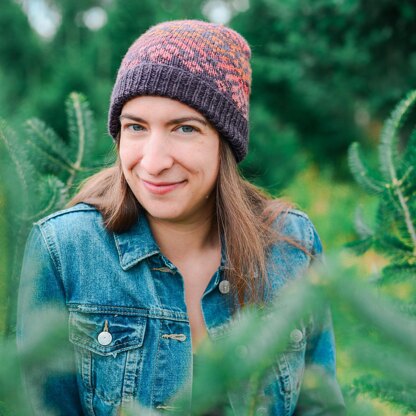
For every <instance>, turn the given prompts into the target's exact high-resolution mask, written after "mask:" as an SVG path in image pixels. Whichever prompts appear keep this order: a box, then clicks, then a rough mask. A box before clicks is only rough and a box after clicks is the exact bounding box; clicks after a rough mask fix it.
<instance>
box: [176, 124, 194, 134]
mask: <svg viewBox="0 0 416 416" xmlns="http://www.w3.org/2000/svg"><path fill="white" fill-rule="evenodd" d="M180 129H182V132H183V133H193V132H194V131H197V130H196V128H195V127H192V126H187V125H186V126H180V127H179V128H178V130H180Z"/></svg>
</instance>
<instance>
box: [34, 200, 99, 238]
mask: <svg viewBox="0 0 416 416" xmlns="http://www.w3.org/2000/svg"><path fill="white" fill-rule="evenodd" d="M34 225H35V226H38V227H39V228H40V229H42V230H45V229H49V228H51V227H52V228H53V229H55V230H58V229H62V230H65V229H66V230H68V231H72V232H76V231H78V230H84V231H86V228H88V227H92V228H96V227H98V228H102V229H104V224H103V220H102V216H101V213H100V212H99V211H98V210H97V209H96V208H95V207H93V206H92V205H88V204H85V203H80V204H77V205H74V206H73V207H70V208H67V209H63V210H60V211H56V212H54V213H53V214H50V215H48V216H46V217H44V218H42V219H40V220H38V221H37V222H36V223H35V224H34Z"/></svg>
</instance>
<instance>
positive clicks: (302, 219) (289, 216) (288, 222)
mask: <svg viewBox="0 0 416 416" xmlns="http://www.w3.org/2000/svg"><path fill="white" fill-rule="evenodd" d="M274 225H275V229H276V230H277V232H278V233H279V235H281V236H283V237H285V238H287V239H288V240H289V241H290V240H291V241H293V242H295V243H297V244H299V245H300V246H301V247H303V248H304V249H306V251H307V252H309V253H310V254H319V253H321V252H322V244H321V240H320V238H319V235H318V233H317V231H316V228H315V226H314V225H313V223H312V221H311V220H310V219H309V217H308V215H307V214H306V213H305V212H303V211H300V210H298V209H289V210H287V211H286V212H284V213H282V214H280V215H279V216H278V217H277V218H276V220H275V224H274Z"/></svg>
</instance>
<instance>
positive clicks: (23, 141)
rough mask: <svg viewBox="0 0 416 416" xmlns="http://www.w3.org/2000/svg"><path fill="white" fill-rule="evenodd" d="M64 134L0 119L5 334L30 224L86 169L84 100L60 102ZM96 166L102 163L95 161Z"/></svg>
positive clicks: (88, 138)
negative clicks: (15, 126) (65, 121)
mask: <svg viewBox="0 0 416 416" xmlns="http://www.w3.org/2000/svg"><path fill="white" fill-rule="evenodd" d="M66 113H67V118H68V134H67V136H66V137H65V139H63V138H61V137H59V136H58V135H57V134H56V132H55V131H54V130H53V129H52V128H50V127H49V126H47V125H46V124H45V123H44V122H43V121H41V120H39V119H30V120H28V121H27V122H26V124H25V131H24V132H22V131H20V132H17V131H15V130H14V129H12V128H10V127H9V126H8V125H7V123H6V122H5V121H1V122H0V123H1V124H0V146H1V148H2V154H3V158H4V159H5V160H4V162H3V163H2V164H1V166H0V170H1V177H2V182H1V188H0V196H1V199H3V201H4V203H3V204H2V211H3V212H2V214H3V215H4V218H6V221H5V223H4V226H5V228H6V232H5V234H6V238H5V239H4V240H3V241H2V243H3V244H4V246H3V247H2V251H3V253H6V255H5V258H6V259H7V267H5V269H4V270H3V271H2V272H3V276H1V278H0V279H1V281H2V282H4V284H5V286H6V287H7V290H6V291H5V292H6V297H7V299H6V302H7V311H6V312H7V313H6V318H5V320H6V324H5V326H6V333H12V332H13V330H14V322H15V309H16V307H15V306H16V305H15V302H16V293H17V285H18V279H19V273H20V265H21V259H22V253H23V246H24V242H25V240H26V237H27V233H28V231H29V228H30V227H31V225H32V223H33V222H34V221H36V220H37V219H40V218H41V217H43V216H46V215H47V214H49V213H51V212H53V211H56V210H58V209H61V208H63V207H64V206H65V204H66V203H67V202H68V200H69V198H70V197H71V196H72V195H73V194H74V192H75V190H76V188H77V185H78V184H79V183H80V181H81V180H82V179H84V178H86V177H87V176H89V175H90V174H91V172H92V169H93V168H94V166H97V165H96V163H97V161H94V157H93V152H92V149H93V147H94V144H95V141H96V133H95V123H94V120H93V117H92V113H91V110H90V108H89V104H88V102H87V101H86V100H85V98H84V97H83V96H82V95H80V94H76V93H72V94H71V95H70V96H69V98H68V99H67V101H66ZM100 165H102V163H100Z"/></svg>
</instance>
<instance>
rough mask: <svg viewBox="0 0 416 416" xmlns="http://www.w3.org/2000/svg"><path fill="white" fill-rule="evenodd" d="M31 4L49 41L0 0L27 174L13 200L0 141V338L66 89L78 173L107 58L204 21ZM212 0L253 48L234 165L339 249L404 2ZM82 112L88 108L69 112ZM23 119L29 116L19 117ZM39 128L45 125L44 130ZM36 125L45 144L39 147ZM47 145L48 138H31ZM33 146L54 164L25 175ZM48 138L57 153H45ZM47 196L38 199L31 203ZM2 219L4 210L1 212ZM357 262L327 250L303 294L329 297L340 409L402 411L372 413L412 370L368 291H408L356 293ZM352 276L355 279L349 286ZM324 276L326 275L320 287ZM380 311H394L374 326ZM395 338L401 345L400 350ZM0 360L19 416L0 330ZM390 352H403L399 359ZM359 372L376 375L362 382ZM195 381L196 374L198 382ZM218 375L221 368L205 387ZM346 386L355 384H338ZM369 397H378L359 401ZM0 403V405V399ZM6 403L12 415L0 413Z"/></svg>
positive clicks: (183, 11) (108, 71)
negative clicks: (53, 27)
mask: <svg viewBox="0 0 416 416" xmlns="http://www.w3.org/2000/svg"><path fill="white" fill-rule="evenodd" d="M27 1H29V2H30V1H31V0H27ZM45 1H46V3H47V4H48V5H49V7H51V8H52V9H53V10H55V11H56V12H57V13H58V14H59V16H60V19H61V20H60V24H59V26H58V28H57V32H56V34H55V35H54V36H53V37H52V38H49V39H46V38H42V37H41V36H40V35H39V34H38V33H36V32H35V31H34V29H33V28H32V26H31V25H30V24H29V22H28V18H27V16H26V14H25V13H24V11H23V8H22V7H21V5H20V4H18V3H19V2H18V1H17V0H2V4H1V6H0V7H1V12H0V27H1V30H2V36H0V84H1V88H0V118H3V119H6V120H7V122H8V123H7V124H8V127H7V128H6V127H5V126H4V125H2V127H1V131H2V134H3V136H4V137H5V138H7V140H8V141H9V143H11V144H12V145H13V143H14V141H15V142H19V143H21V144H23V146H22V152H23V153H22V154H19V155H18V157H17V161H19V162H20V164H21V165H23V166H24V169H25V170H26V169H27V171H26V174H27V175H28V174H30V172H34V173H33V176H32V177H31V178H30V177H29V179H30V180H29V182H28V184H29V188H28V189H27V194H26V195H24V194H23V195H22V194H21V183H20V185H19V181H18V177H19V173H18V172H16V163H14V164H13V165H10V164H8V163H7V156H6V152H5V144H4V141H3V144H2V145H1V146H2V147H1V152H0V164H1V180H0V212H1V216H0V276H7V278H2V279H1V281H0V331H1V332H2V333H5V332H7V333H9V334H10V333H12V332H13V325H14V324H13V323H14V317H13V313H14V304H15V294H16V286H17V274H18V273H17V272H18V265H17V264H18V263H16V262H15V261H14V260H13V259H18V258H19V256H20V255H21V244H22V242H23V241H24V236H25V232H26V231H27V228H28V227H29V225H30V222H31V221H32V219H33V218H34V217H36V216H38V215H40V213H41V212H43V213H45V212H46V211H48V209H49V210H50V209H55V208H57V207H59V206H60V204H62V203H63V201H64V199H66V198H67V197H68V196H69V195H70V193H71V192H72V191H73V190H74V188H73V187H71V186H70V187H68V186H66V185H68V180H69V179H70V178H71V173H70V170H68V169H64V168H63V169H61V168H62V166H65V165H66V167H67V168H68V167H70V166H71V164H73V162H74V160H73V159H70V160H69V161H68V160H66V161H65V160H62V158H64V156H65V155H66V154H67V151H68V147H69V148H70V147H71V143H74V141H73V140H72V142H71V133H70V134H68V129H67V128H68V125H67V122H66V117H65V109H64V107H63V106H62V103H63V102H64V101H65V100H66V99H67V97H68V96H69V95H70V93H71V92H72V91H80V92H81V93H83V94H85V95H86V96H88V98H89V100H90V103H91V110H92V112H93V113H94V114H95V118H96V123H95V126H96V127H95V130H94V129H92V127H91V126H90V127H91V130H89V134H90V141H89V144H90V145H91V146H92V147H91V148H90V149H89V154H88V158H87V159H88V160H86V164H85V167H89V168H92V169H93V168H94V167H96V166H97V164H100V163H102V162H103V160H107V159H110V160H111V157H112V156H111V152H110V149H111V146H112V143H111V139H109V137H108V134H107V132H106V115H107V111H108V103H109V98H110V93H111V88H112V85H113V82H114V80H115V75H116V71H117V68H118V66H119V63H120V60H121V58H122V56H123V54H124V53H125V51H126V50H127V48H128V46H129V45H130V44H131V42H132V41H133V40H134V39H135V38H136V37H137V36H139V35H140V34H141V33H142V32H143V31H145V30H146V29H147V28H148V27H149V26H150V25H152V24H155V23H157V22H160V21H163V20H170V19H176V18H180V19H183V18H204V19H206V18H207V16H206V15H205V14H204V13H203V7H204V5H206V3H207V2H208V1H204V0H178V1H172V0H157V1H155V0H141V1H140V2H136V1H123V0H75V1H74V0H45ZM222 3H224V4H226V5H227V6H228V8H229V10H231V11H232V19H231V21H230V23H229V24H230V26H231V27H233V28H235V29H236V30H237V31H239V32H240V33H242V34H243V35H244V36H245V37H246V38H247V40H248V41H249V43H250V46H251V48H252V52H253V60H252V65H253V88H252V102H251V111H250V117H251V120H250V121H251V139H250V140H251V142H250V148H251V152H250V153H249V156H248V157H247V160H246V161H244V163H243V164H242V170H243V173H244V174H245V175H246V176H247V177H249V178H251V179H253V180H254V181H255V182H256V183H258V184H260V185H262V186H264V187H266V188H267V189H268V190H270V191H271V192H273V193H275V194H283V195H287V196H289V197H291V198H292V199H293V200H294V201H295V202H296V203H298V205H299V206H300V208H302V209H305V210H306V211H307V212H308V213H309V214H310V216H311V218H312V220H313V221H314V223H315V224H316V226H317V229H318V230H319V232H320V235H321V237H322V240H323V242H324V245H325V246H326V249H327V251H331V250H332V249H334V248H336V249H339V248H341V247H342V246H343V245H344V244H345V243H347V242H348V241H351V240H352V239H354V238H355V231H354V226H353V222H354V216H355V214H354V213H355V208H356V205H357V203H360V202H361V205H362V207H363V216H364V219H365V220H366V221H364V222H367V223H369V225H370V227H373V226H374V225H375V224H376V219H375V213H376V209H377V205H378V199H377V197H376V196H374V195H372V196H371V195H366V194H365V193H364V191H362V190H360V189H359V188H358V187H357V186H356V185H355V184H353V183H351V177H350V175H349V173H348V166H347V165H348V164H347V158H346V152H347V148H348V147H349V145H350V144H351V143H352V142H353V141H359V142H361V145H362V146H361V147H362V150H363V151H364V152H365V153H366V156H367V157H366V159H367V160H370V165H372V166H373V165H374V163H372V162H374V160H375V159H376V156H377V155H376V153H375V152H373V151H372V149H373V148H374V147H375V146H376V145H377V143H378V137H379V133H380V131H381V127H382V120H383V119H385V118H387V115H388V113H389V112H390V110H391V108H392V107H393V105H394V104H395V103H396V102H397V101H398V100H399V99H400V98H402V97H403V96H404V95H405V93H406V92H407V91H408V90H410V89H411V88H414V86H415V81H416V52H415V51H416V48H415V46H416V34H415V32H414V24H415V23H416V4H414V2H413V1H412V0H402V1H400V2H396V1H393V0H379V1H375V0H370V1H364V0H338V1H336V0H316V1H309V0H290V1H277V0H250V2H249V5H250V7H249V8H248V9H247V10H244V11H241V10H239V7H237V5H238V4H239V3H243V2H241V1H240V2H239V1H231V0H229V1H228V0H224V1H223V2H222ZM92 7H100V8H102V9H103V10H105V12H106V16H107V22H106V24H105V25H103V26H102V27H101V28H100V29H98V30H91V29H90V28H88V26H87V25H86V23H85V20H84V19H83V13H85V12H87V11H88V10H90V9H91V8H92ZM79 97H80V96H79ZM84 105H86V104H85V103H84ZM67 111H68V110H67ZM83 111H84V112H85V111H87V112H88V111H89V109H88V110H86V109H85V107H84V110H83ZM84 114H85V113H84ZM33 117H35V118H36V120H34V119H33ZM27 119H32V121H31V122H29V123H28V124H24V121H25V120H27ZM39 119H40V120H43V122H44V123H45V124H41V122H40V121H39ZM46 126H49V127H48V128H51V129H53V131H52V130H48V131H49V133H45V132H46V130H45V128H46ZM36 127H40V130H39V131H41V132H42V134H41V135H40V137H36V134H35V128H36ZM90 127H89V128H90ZM404 130H405V133H406V132H407V131H408V130H410V127H409V125H407V124H405V125H404ZM44 133H45V134H46V136H47V137H48V138H46V141H44V142H42V137H44V138H45V137H46V136H45V134H44ZM75 134H77V133H75ZM58 137H59V138H62V139H58ZM408 137H409V135H408V134H403V135H398V136H397V137H396V138H397V145H398V148H403V147H404V146H405V144H406V143H407V140H408ZM73 138H74V137H73V136H72V139H73ZM55 139H56V140H58V141H57V147H54V146H53V145H51V146H48V145H47V143H51V142H52V141H53V140H55ZM60 140H63V142H61V141H60ZM30 143H32V144H31V145H30ZM42 143H43V145H46V147H44V150H47V151H48V152H49V151H53V150H54V149H55V153H54V157H55V159H58V160H60V162H61V165H60V166H61V168H57V167H56V166H55V168H53V169H52V170H51V166H50V164H48V163H38V162H39V161H40V160H38V161H37V162H36V166H34V167H32V168H33V169H32V168H31V162H30V158H31V157H32V156H33V154H37V155H38V157H39V158H40V159H42V157H44V156H45V155H44V154H43V156H42V153H41V152H42ZM26 144H27V145H28V147H27V149H26V154H25V145H26ZM29 146H32V147H29ZM59 146H63V148H64V149H65V150H63V151H60V150H59ZM65 146H66V147H65ZM413 146H414V140H413ZM68 162H69V163H68ZM62 164H63V165H62ZM318 167H319V168H318ZM31 169H32V170H31ZM90 172H91V170H85V171H84V170H82V169H81V170H78V171H77V173H76V175H75V176H74V175H72V176H73V180H71V183H70V185H72V184H73V185H74V186H75V185H76V184H77V183H78V181H79V180H81V179H82V178H83V177H85V176H86V175H87V174H88V173H90ZM45 174H46V176H45ZM51 175H53V176H51ZM41 178H42V179H41ZM20 179H21V178H20ZM65 189H66V191H64V190H65ZM68 190H69V193H68ZM61 191H63V193H60V192H61ZM65 192H67V193H65ZM50 196H52V198H51V197H50ZM22 197H24V198H27V199H26V202H25V203H24V204H23V208H24V209H25V210H26V212H25V213H22V210H21V208H22V202H21V201H22V199H21V198H22ZM38 197H40V198H39V199H37V198H38ZM61 197H62V199H60V198H61ZM48 198H49V202H50V203H51V204H49V206H48V204H46V205H45V204H40V205H38V206H36V203H37V202H39V201H40V200H43V202H45V201H47V200H48ZM16 213H18V214H19V215H20V216H17V217H16V215H15V214H16ZM12 214H13V215H12ZM22 215H23V217H22ZM16 224H18V225H19V226H18V227H17V228H16ZM17 230H20V231H19V232H18V231H17ZM25 230H26V231H25ZM19 242H20V243H19ZM19 244H20V245H19ZM357 262H358V261H357V260H355V259H353V257H352V255H351V254H345V253H343V254H342V256H341V257H340V258H339V259H338V260H336V261H335V262H334V264H332V266H331V265H330V268H329V272H328V274H327V278H328V279H329V280H328V281H329V282H330V283H328V284H327V283H322V281H320V283H318V285H317V286H318V287H319V289H317V291H318V292H319V293H323V294H321V295H318V296H323V297H325V298H329V299H330V300H331V301H332V304H333V312H334V320H335V329H336V335H337V342H338V343H337V351H338V357H339V367H340V370H341V371H340V372H339V377H340V380H341V381H342V383H343V389H344V393H345V394H346V398H347V400H348V402H349V408H350V412H349V413H350V414H351V415H370V416H371V415H389V416H393V415H401V414H406V413H407V410H406V409H401V408H400V407H392V406H389V407H386V406H385V403H387V402H389V401H391V402H395V401H396V402H399V403H400V401H403V402H409V401H410V399H411V397H410V398H409V395H408V394H407V393H406V392H407V390H406V389H402V390H400V389H398V390H397V389H395V388H393V385H392V383H391V378H392V374H393V375H394V378H397V381H398V382H400V381H403V382H410V387H411V388H413V389H414V388H415V386H414V378H413V379H412V378H411V375H412V374H414V373H410V372H409V371H412V370H414V365H415V363H414V360H415V357H414V344H411V342H413V341H414V340H413V338H412V336H411V334H412V333H411V332H409V331H410V329H411V328H413V327H412V325H413V324H414V321H411V322H409V321H407V320H406V318H405V317H403V316H402V315H397V314H396V313H399V312H397V306H396V305H392V304H390V303H389V301H387V300H386V301H384V300H382V301H380V297H379V296H381V295H380V293H389V294H391V293H394V294H395V295H397V296H395V298H396V301H397V299H400V298H408V296H407V295H408V292H409V291H410V288H413V290H414V274H412V275H411V276H413V277H412V278H411V279H410V281H408V282H407V283H406V284H405V285H401V286H400V285H396V287H392V285H390V286H389V287H388V288H387V289H386V288H385V287H384V288H381V289H379V288H377V289H375V288H372V287H369V288H367V286H365V285H364V283H363V280H364V279H363V276H367V275H368V274H370V273H373V274H375V277H376V278H377V277H378V276H379V275H380V273H379V269H380V268H381V267H382V266H384V265H385V264H386V260H383V259H380V257H375V256H374V253H373V252H371V250H370V252H368V253H367V254H366V255H365V257H364V261H362V262H361V263H359V266H358V268H357V269H355V268H346V269H345V265H348V266H349V265H350V264H351V263H357ZM412 267H414V265H413V266H412ZM405 272H406V271H405ZM394 275H395V276H397V273H395V274H394ZM407 275H408V274H407ZM354 276H355V277H358V276H361V279H358V281H356V280H355V279H354ZM323 277H324V276H323ZM334 277H338V278H339V281H334V280H333V278H334ZM412 279H413V280H412ZM350 280H351V281H352V282H351V286H348V285H349V284H350V282H349V281H350ZM376 280H377V279H376ZM398 280H400V278H399V279H398ZM412 284H413V286H411V285H412ZM345 285H347V286H345ZM363 285H364V286H365V290H364V289H363V287H364V286H363ZM363 290H364V291H363ZM361 291H362V293H361ZM378 291H380V292H378ZM358 295H360V296H358ZM367 295H368V296H367ZM360 299H361V300H360ZM383 299H384V298H383ZM354 302H355V303H354ZM380 302H381V303H380ZM366 305H367V306H368V308H367V309H365V308H364V306H366ZM389 314H390V315H389ZM391 314H393V315H391ZM389 316H390V317H392V316H393V317H395V318H397V320H396V321H395V320H394V319H393V320H392V319H390V320H389V319H388V318H389ZM383 318H386V319H387V323H386V324H385V325H384V327H383V325H381V324H380V322H381V321H382V320H383ZM402 318H403V319H404V320H402ZM247 319H249V318H247ZM253 319H255V317H254V318H253ZM377 325H379V326H377ZM46 327H47V326H46ZM394 330H396V332H394ZM392 331H393V332H392ZM230 342H239V341H238V340H237V339H234V341H230ZM230 345H231V344H230ZM406 346H407V347H406ZM409 346H410V347H411V348H413V353H412V352H410V354H409V352H403V349H406V348H407V349H409V348H410V347H409ZM34 348H35V347H34ZM207 348H208V347H207ZM35 350H36V348H35ZM230 351H231V350H230ZM0 354H1V355H2V357H4V362H6V363H8V365H7V366H5V367H4V371H1V372H0V414H3V413H5V414H10V415H14V414H19V415H20V414H24V413H25V410H24V400H23V398H22V397H21V396H19V393H18V392H19V386H20V384H19V383H20V380H19V379H18V378H17V377H16V374H18V359H17V355H16V353H15V351H14V348H13V342H12V341H11V340H10V339H4V340H2V341H1V342H0ZM409 355H410V358H409ZM28 357H29V358H28V360H29V361H30V360H31V358H30V357H37V356H36V353H35V355H31V352H29V353H28ZM211 358H212V359H213V360H214V362H215V366H217V367H218V368H225V369H226V368H227V367H226V363H227V358H226V356H224V357H223V358H222V359H223V360H224V361H223V362H221V364H218V361H215V360H218V357H211ZM401 358H403V359H404V358H408V361H407V362H409V365H408V367H407V368H406V367H404V366H403V360H401ZM209 360H210V352H209V348H208V350H207V363H208V364H207V366H206V369H207V370H206V371H210V370H209V369H211V370H212V368H213V367H212V362H211V361H209ZM228 361H230V360H228ZM374 374H376V375H377V376H378V377H379V379H378V382H377V383H375V382H374V378H373V375H374ZM409 375H410V379H409ZM211 376H212V377H214V376H215V375H210V377H211ZM237 376H238V374H237ZM237 376H236V377H237ZM201 377H202V378H201V379H202V380H203V379H204V377H205V376H204V375H202V376H201ZM207 377H208V376H207ZM237 378H238V377H237ZM230 380H231V381H230ZM232 380H234V379H233V378H232V377H231V378H230V379H224V378H222V379H220V380H219V381H220V382H225V381H227V382H232ZM354 380H360V383H361V384H360V383H356V384H354ZM412 380H413V385H412V384H411V382H412ZM396 385H397V384H396ZM369 390H371V391H373V393H374V394H375V395H376V396H377V397H379V398H380V397H382V398H383V400H384V402H383V400H379V401H374V400H369V399H368V396H367V395H366V391H369ZM386 391H391V396H390V397H388V396H387V397H386V394H385V392H386ZM409 391H411V390H409ZM5 397H8V398H9V399H8V401H4V400H3V398H5ZM16 403H19V404H21V405H22V408H21V409H18V408H15V409H13V406H14V405H15V404H16ZM380 403H382V404H381V405H380ZM1 406H3V408H2V407H1ZM6 408H8V412H9V413H6V410H5V409H6ZM136 413H137V412H136Z"/></svg>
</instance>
